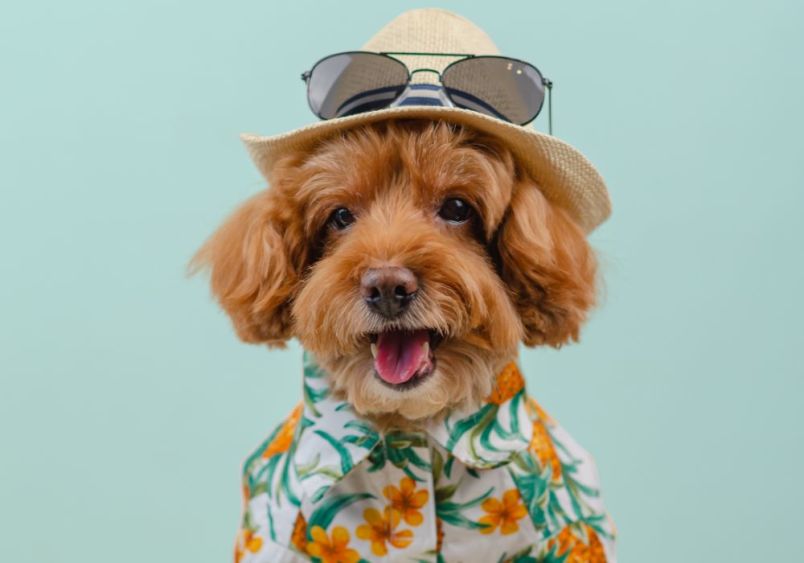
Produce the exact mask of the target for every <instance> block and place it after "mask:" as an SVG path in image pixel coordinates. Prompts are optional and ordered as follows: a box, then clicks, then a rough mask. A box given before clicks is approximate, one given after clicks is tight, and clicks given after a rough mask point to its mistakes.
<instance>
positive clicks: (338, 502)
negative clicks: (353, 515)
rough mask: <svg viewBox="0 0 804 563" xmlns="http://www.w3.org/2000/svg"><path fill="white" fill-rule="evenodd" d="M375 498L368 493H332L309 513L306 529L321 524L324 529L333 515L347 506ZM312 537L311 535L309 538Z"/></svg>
mask: <svg viewBox="0 0 804 563" xmlns="http://www.w3.org/2000/svg"><path fill="white" fill-rule="evenodd" d="M369 498H372V499H373V498H377V497H375V496H374V495H372V494H370V493H351V494H344V495H334V496H333V497H331V498H328V499H327V500H325V501H324V502H323V503H321V505H320V506H319V507H318V508H316V509H315V510H314V511H313V513H312V514H311V515H310V520H309V521H308V523H307V530H308V535H309V530H312V529H313V527H314V526H321V527H322V528H324V529H325V530H326V529H327V528H329V525H330V524H331V523H332V520H334V519H335V515H337V514H338V512H340V511H341V510H343V509H344V508H346V507H347V506H349V505H351V504H354V503H356V502H359V501H361V500H365V499H369ZM310 539H312V537H311V538H310Z"/></svg>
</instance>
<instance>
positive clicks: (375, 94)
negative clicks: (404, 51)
mask: <svg viewBox="0 0 804 563" xmlns="http://www.w3.org/2000/svg"><path fill="white" fill-rule="evenodd" d="M407 82H408V70H407V68H406V67H405V65H404V64H402V63H401V62H400V61H397V60H395V59H392V58H390V57H385V56H383V55H377V54H374V53H341V54H338V55H332V56H331V57H327V58H326V59H322V60H321V61H319V62H318V63H317V64H316V65H315V67H313V70H312V71H311V73H310V78H309V81H308V84H307V99H308V101H309V103H310V108H311V109H312V110H313V112H314V113H315V114H316V115H318V116H319V117H321V118H322V119H332V118H333V117H344V116H347V115H353V114H355V113H363V112H366V111H372V110H377V109H382V108H385V107H388V106H389V105H390V104H391V102H393V101H394V100H395V99H396V98H397V97H398V96H399V94H401V93H402V91H403V90H404V89H405V86H406V85H407Z"/></svg>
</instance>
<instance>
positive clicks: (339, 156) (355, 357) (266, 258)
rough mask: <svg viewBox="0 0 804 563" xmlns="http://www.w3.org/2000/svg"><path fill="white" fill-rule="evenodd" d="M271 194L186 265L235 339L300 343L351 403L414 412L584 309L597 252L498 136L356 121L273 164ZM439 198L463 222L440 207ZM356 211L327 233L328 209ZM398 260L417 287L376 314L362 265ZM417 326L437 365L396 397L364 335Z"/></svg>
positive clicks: (420, 414)
mask: <svg viewBox="0 0 804 563" xmlns="http://www.w3.org/2000/svg"><path fill="white" fill-rule="evenodd" d="M270 183H271V188H270V189H268V190H265V191H263V192H260V193H259V194H257V195H256V196H254V197H253V198H251V199H250V200H249V201H247V202H246V203H245V204H244V205H243V206H242V207H241V208H240V209H239V210H237V211H236V212H235V213H234V214H233V215H232V216H231V217H230V218H229V219H228V220H227V221H226V222H225V223H224V225H223V226H222V227H220V229H219V230H218V231H217V232H216V233H215V234H214V235H213V236H212V237H211V238H210V239H209V240H208V241H207V243H206V244H205V245H204V246H203V247H202V248H201V249H200V250H199V252H198V254H197V255H196V256H195V258H194V259H193V262H192V264H193V267H194V268H195V269H201V268H209V269H210V270H211V284H212V291H213V293H214V295H215V296H216V297H217V299H218V301H219V302H220V304H221V306H222V307H223V308H224V309H225V310H226V311H227V313H228V314H229V315H230V316H231V318H232V321H233V323H234V326H235V329H236V330H237V333H238V334H239V336H240V337H241V338H242V339H243V340H245V341H247V342H261V343H267V344H269V345H281V344H282V343H284V342H285V341H287V340H288V339H289V338H291V337H296V338H298V339H299V340H300V341H301V343H302V344H303V345H304V346H305V348H307V349H308V350H310V351H311V352H313V353H314V354H315V356H316V358H317V360H318V361H319V363H320V364H321V365H322V367H323V368H324V369H326V370H327V371H328V372H329V373H330V374H331V376H332V380H333V383H334V387H335V389H336V390H337V392H339V393H340V394H342V395H343V396H344V397H345V398H346V399H348V400H349V401H350V402H351V403H352V405H353V406H354V407H355V409H356V410H357V411H358V412H359V413H361V414H363V415H366V416H373V417H376V418H380V419H394V420H407V421H416V420H421V419H425V418H428V417H434V416H438V415H440V414H442V413H444V412H445V411H446V410H447V409H449V408H452V407H454V406H457V405H460V404H463V403H467V402H476V401H478V400H480V399H482V398H483V397H484V396H486V395H488V394H489V392H490V391H491V387H492V384H493V380H494V375H495V373H496V372H497V371H498V370H499V369H500V368H501V367H502V365H504V364H505V363H506V362H509V361H511V360H512V359H513V358H515V357H516V353H517V346H518V344H519V342H524V343H525V344H527V345H530V346H534V345H542V344H544V345H550V346H560V345H562V344H564V343H566V342H569V341H572V340H577V339H578V335H579V330H580V327H581V325H582V324H583V322H584V321H585V319H586V315H587V312H588V311H589V309H590V308H591V307H592V306H593V304H594V298H595V271H596V261H595V257H594V254H593V252H592V250H591V248H590V247H589V245H588V243H587V241H586V239H585V236H584V234H583V232H582V231H581V229H580V228H579V227H578V226H577V225H575V224H574V223H573V222H572V220H571V219H570V217H569V216H568V214H567V213H566V212H565V211H564V210H562V209H560V208H558V207H556V206H554V205H552V204H550V203H549V202H548V201H547V200H546V199H545V197H544V196H543V195H542V192H541V191H540V190H539V189H538V185H537V184H536V182H534V180H533V179H532V178H528V177H526V176H525V175H524V174H523V173H522V171H521V170H520V169H519V168H518V167H517V165H516V163H515V161H514V159H513V157H512V155H511V153H510V152H509V151H508V150H507V149H506V148H505V147H504V145H502V144H501V143H500V142H499V141H497V140H495V139H493V138H490V137H487V136H485V135H482V134H479V133H476V132H474V131H472V130H468V129H466V128H462V127H460V126H457V125H450V124H447V123H442V122H424V121H389V122H385V123H381V124H373V125H370V126H365V127H362V128H358V129H355V130H352V131H349V132H346V133H343V134H341V135H340V136H337V137H333V138H330V139H327V140H324V141H323V142H321V143H319V144H318V145H317V146H315V147H314V148H313V149H311V150H307V151H300V152H298V153H297V154H294V155H292V156H290V157H287V158H285V159H284V160H283V161H281V162H280V163H279V165H278V166H276V167H275V169H274V172H273V175H272V177H271V182H270ZM447 197H461V198H463V199H465V200H466V201H467V202H469V203H471V205H472V206H473V207H474V209H475V210H476V212H477V220H476V221H475V222H474V223H472V224H465V225H461V226H456V225H452V224H448V223H446V222H444V221H443V220H441V219H440V218H439V217H438V214H437V211H438V209H439V207H440V205H441V203H442V202H443V201H444V199H445V198H447ZM338 207H347V208H349V209H350V210H352V212H353V214H354V215H355V217H356V221H355V223H354V224H353V225H352V226H351V227H349V228H348V229H346V230H343V231H336V230H334V229H331V228H328V226H327V223H328V218H329V217H330V215H331V213H332V212H333V210H334V209H336V208H338ZM385 265H393V266H404V267H406V268H409V269H410V270H411V271H413V272H414V273H415V275H416V276H417V277H418V279H419V285H420V291H419V296H418V297H417V299H416V300H414V301H413V302H412V303H411V307H410V309H409V311H408V312H407V314H405V315H404V316H402V317H400V318H399V319H398V320H396V321H393V322H388V321H385V320H383V319H382V318H380V317H377V316H376V315H373V314H372V313H371V312H370V311H369V310H368V308H367V307H366V306H365V304H364V303H363V301H362V299H361V297H360V294H359V283H360V277H361V275H362V273H363V272H364V271H365V270H366V269H367V268H376V267H380V266H385ZM422 327H426V328H430V329H434V330H436V331H437V332H438V333H440V334H441V335H442V336H443V337H444V340H443V342H442V343H441V345H440V346H439V347H438V348H437V349H436V350H435V357H436V360H437V365H436V372H435V373H434V374H433V375H432V376H431V377H429V378H427V380H426V381H424V382H423V383H422V384H421V385H420V386H418V387H415V388H413V389H411V390H408V391H405V392H400V391H396V390H393V389H389V388H388V387H387V386H385V385H382V384H380V383H379V382H378V381H377V379H376V378H375V377H374V376H373V362H372V357H371V353H370V351H369V343H368V340H367V335H368V334H371V333H376V332H378V331H380V330H382V329H387V328H422Z"/></svg>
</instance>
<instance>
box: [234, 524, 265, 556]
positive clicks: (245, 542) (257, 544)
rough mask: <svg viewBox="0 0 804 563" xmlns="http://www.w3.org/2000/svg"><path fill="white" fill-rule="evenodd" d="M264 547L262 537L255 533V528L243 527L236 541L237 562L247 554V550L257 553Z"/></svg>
mask: <svg viewBox="0 0 804 563" xmlns="http://www.w3.org/2000/svg"><path fill="white" fill-rule="evenodd" d="M261 548H262V538H261V537H260V536H257V535H254V530H249V529H246V528H244V529H242V530H240V533H239V534H238V535H237V541H235V552H234V560H235V563H240V560H241V559H242V558H243V555H245V553H246V550H248V551H250V552H251V553H257V552H258V551H259V550H260V549H261Z"/></svg>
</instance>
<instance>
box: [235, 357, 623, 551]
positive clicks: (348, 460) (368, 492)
mask: <svg viewBox="0 0 804 563" xmlns="http://www.w3.org/2000/svg"><path fill="white" fill-rule="evenodd" d="M243 494H244V511H243V520H242V525H241V529H240V532H239V534H238V536H237V541H236V545H235V562H236V563H269V562H270V563H286V562H301V561H313V562H316V563H358V562H363V561H407V562H449V563H452V562H478V563H487V562H492V563H493V562H503V561H506V562H507V561H511V562H518V563H525V562H528V563H536V562H544V563H547V562H550V563H559V562H565V563H582V562H614V561H615V556H614V533H615V532H614V525H613V523H612V522H611V520H610V518H609V517H608V515H607V514H606V512H605V510H604V508H603V503H602V500H601V496H600V492H599V489H598V477H597V471H596V469H595V465H594V462H593V460H592V459H591V457H590V456H589V454H588V453H587V452H586V451H584V450H583V449H582V448H581V447H580V446H578V444H576V443H575V441H574V440H573V439H572V438H571V437H570V436H569V435H568V434H567V433H566V432H565V431H564V430H563V429H562V428H561V427H560V426H559V425H558V424H557V423H556V422H555V421H554V420H553V419H552V418H551V417H549V416H548V415H547V414H546V413H545V412H544V411H543V410H542V409H541V408H540V407H539V405H538V404H536V402H535V401H534V400H533V399H530V398H528V397H527V396H526V395H525V389H524V380H523V378H522V375H521V373H520V372H519V370H518V368H517V366H516V364H514V363H511V364H509V365H508V366H506V368H505V369H504V370H503V371H502V372H501V373H500V374H499V375H498V376H497V381H496V387H495V390H494V392H493V393H492V394H491V396H489V397H488V398H487V399H486V400H485V402H484V403H483V404H481V405H478V406H477V407H476V408H474V409H472V408H467V409H464V410H461V411H454V412H451V413H450V414H449V416H447V417H446V418H445V419H443V420H441V421H439V422H433V423H431V424H429V425H428V426H427V427H426V428H425V429H424V430H422V431H417V432H410V431H402V430H397V431H386V432H380V431H379V430H378V429H377V428H376V427H375V426H374V425H373V424H372V423H371V422H369V421H368V420H366V419H364V418H361V417H360V416H359V415H358V414H356V413H355V411H354V410H353V409H352V407H351V406H350V405H349V403H347V402H345V401H342V400H338V399H337V398H335V397H333V396H332V395H331V394H330V387H329V384H328V377H327V374H326V373H324V372H323V371H322V370H321V369H320V368H318V366H317V365H316V364H315V363H314V360H313V359H312V357H311V356H309V355H306V356H305V365H304V402H303V403H301V404H299V405H298V406H297V407H296V408H295V409H294V410H293V411H292V413H291V414H290V416H289V417H288V418H287V419H286V420H285V421H284V422H282V423H281V424H280V425H279V426H278V427H277V428H276V430H274V432H273V433H272V434H271V435H270V437H269V438H268V439H267V440H265V442H263V444H262V445H261V446H260V447H259V448H258V449H257V450H256V451H255V452H254V453H253V454H252V455H251V456H250V457H248V459H247V460H246V462H245V464H244V471H243Z"/></svg>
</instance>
